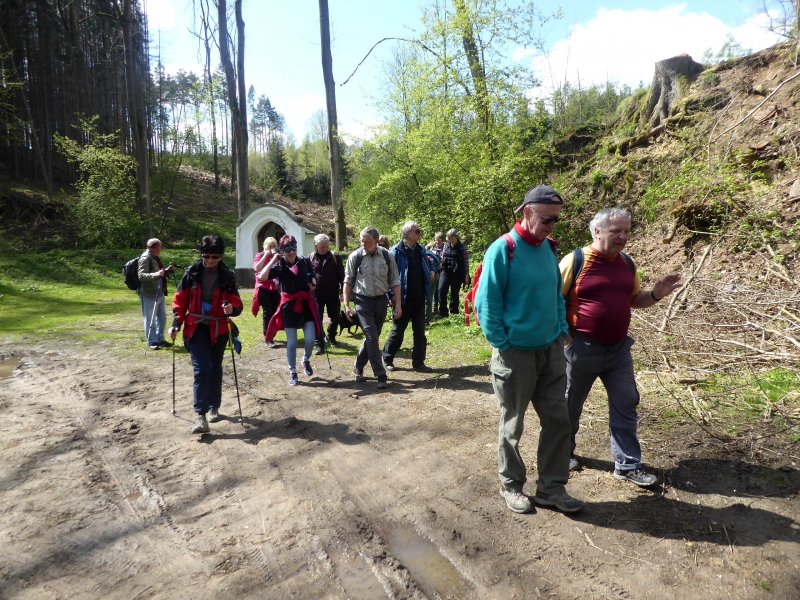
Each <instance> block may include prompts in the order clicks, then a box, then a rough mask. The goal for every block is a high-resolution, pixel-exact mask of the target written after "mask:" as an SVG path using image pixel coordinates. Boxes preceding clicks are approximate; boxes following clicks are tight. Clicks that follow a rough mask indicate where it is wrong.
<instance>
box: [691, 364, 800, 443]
mask: <svg viewBox="0 0 800 600" xmlns="http://www.w3.org/2000/svg"><path fill="white" fill-rule="evenodd" d="M798 389H800V374H798V373H797V372H795V371H790V370H788V369H783V368H776V369H771V370H769V371H766V372H764V373H758V374H748V373H741V372H740V373H735V374H730V375H727V374H719V375H714V376H712V377H711V378H710V379H709V380H708V381H707V382H705V383H704V384H703V385H702V388H701V391H702V394H701V398H702V401H703V403H704V404H705V407H706V409H707V410H708V411H709V412H713V413H715V414H717V415H718V416H720V417H722V418H724V419H725V420H726V422H728V423H729V427H730V428H731V430H733V431H739V430H744V429H745V428H747V427H748V425H749V423H750V421H751V420H752V419H758V418H761V419H777V420H779V421H780V420H781V419H783V417H782V416H781V415H783V414H785V413H791V412H792V411H794V410H796V409H797V408H798V407H800V394H799V393H798ZM777 406H781V407H785V408H786V409H787V410H783V411H781V410H778V411H776V410H775V408H776V407H777Z"/></svg>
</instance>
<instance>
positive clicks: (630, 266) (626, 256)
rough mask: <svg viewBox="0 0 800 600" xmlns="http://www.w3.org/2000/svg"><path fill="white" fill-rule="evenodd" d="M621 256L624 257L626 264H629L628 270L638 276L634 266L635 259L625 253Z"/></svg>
mask: <svg viewBox="0 0 800 600" xmlns="http://www.w3.org/2000/svg"><path fill="white" fill-rule="evenodd" d="M620 254H621V255H622V258H623V259H624V260H625V262H626V263H628V268H629V269H630V270H631V273H633V274H634V275H636V265H635V264H633V259H632V258H631V257H630V256H628V255H627V254H625V253H624V252H620Z"/></svg>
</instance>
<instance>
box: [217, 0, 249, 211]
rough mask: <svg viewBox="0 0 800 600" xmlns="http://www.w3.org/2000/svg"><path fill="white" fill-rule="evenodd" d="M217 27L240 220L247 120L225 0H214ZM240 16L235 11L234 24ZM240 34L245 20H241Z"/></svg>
mask: <svg viewBox="0 0 800 600" xmlns="http://www.w3.org/2000/svg"><path fill="white" fill-rule="evenodd" d="M236 3H237V5H238V11H241V0H236ZM217 17H218V23H217V28H218V30H219V54H220V60H221V62H222V67H223V69H224V70H225V81H226V83H227V86H226V87H227V88H228V107H229V109H230V111H231V129H232V131H233V147H232V150H231V157H232V159H233V164H232V166H233V168H234V169H235V173H236V197H237V206H238V211H239V222H241V221H242V219H244V215H245V212H247V124H246V123H245V121H244V120H243V119H242V113H241V110H240V106H239V99H238V98H237V93H236V90H237V86H236V74H235V73H234V70H233V63H232V62H231V54H230V49H229V46H228V44H229V42H228V40H229V37H228V20H227V2H226V1H225V0H218V1H217ZM239 19H240V17H239V16H238V15H237V25H238V22H239ZM241 27H242V35H243V34H244V23H243V22H242V24H241ZM239 72H240V74H241V75H240V76H242V77H243V76H244V65H240V66H239Z"/></svg>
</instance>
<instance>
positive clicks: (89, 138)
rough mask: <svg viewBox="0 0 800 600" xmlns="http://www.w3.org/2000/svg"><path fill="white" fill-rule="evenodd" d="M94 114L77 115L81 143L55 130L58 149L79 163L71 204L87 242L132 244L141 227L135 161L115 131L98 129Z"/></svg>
mask: <svg viewBox="0 0 800 600" xmlns="http://www.w3.org/2000/svg"><path fill="white" fill-rule="evenodd" d="M96 124H97V117H96V116H95V117H92V118H89V119H80V121H79V126H80V128H81V130H82V132H83V136H84V139H85V140H86V141H85V142H84V143H82V144H79V143H78V142H76V141H75V140H72V139H70V138H67V137H64V136H61V135H58V134H56V136H55V142H56V146H57V147H58V149H59V151H60V152H61V153H62V154H63V155H64V156H65V157H66V158H67V160H69V161H70V162H71V163H73V164H74V165H76V166H77V167H78V170H79V172H80V179H79V181H78V183H77V188H78V191H79V199H78V202H77V203H76V204H75V206H74V207H73V210H74V212H75V216H76V217H77V218H78V220H79V221H80V223H81V237H82V238H83V241H84V243H85V244H87V245H91V246H95V247H104V248H108V247H113V246H119V245H120V244H122V245H129V244H131V245H132V244H135V243H136V242H138V240H139V238H140V237H141V236H140V232H141V230H142V219H141V217H140V215H139V212H138V209H137V202H136V184H135V179H134V173H135V170H136V162H135V160H134V159H133V157H131V156H127V155H125V154H123V152H122V151H121V150H119V149H118V148H117V147H116V135H115V134H106V135H101V134H98V133H97V127H96Z"/></svg>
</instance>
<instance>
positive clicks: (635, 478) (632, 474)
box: [614, 467, 658, 487]
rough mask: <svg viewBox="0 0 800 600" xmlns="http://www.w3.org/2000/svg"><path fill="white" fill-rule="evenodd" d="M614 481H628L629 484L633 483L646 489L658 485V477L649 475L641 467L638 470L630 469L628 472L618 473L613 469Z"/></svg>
mask: <svg viewBox="0 0 800 600" xmlns="http://www.w3.org/2000/svg"><path fill="white" fill-rule="evenodd" d="M614 479H619V480H620V481H630V482H631V483H635V484H636V485H638V486H641V487H647V486H650V485H655V484H656V483H658V477H656V476H655V475H651V474H650V473H648V472H647V471H645V470H644V469H642V468H641V467H639V468H638V469H631V470H629V471H620V470H619V469H614Z"/></svg>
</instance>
